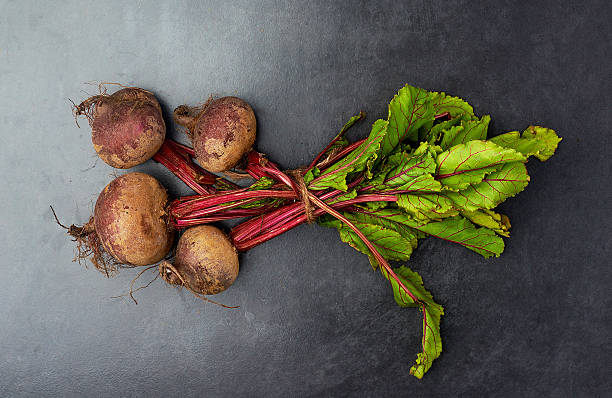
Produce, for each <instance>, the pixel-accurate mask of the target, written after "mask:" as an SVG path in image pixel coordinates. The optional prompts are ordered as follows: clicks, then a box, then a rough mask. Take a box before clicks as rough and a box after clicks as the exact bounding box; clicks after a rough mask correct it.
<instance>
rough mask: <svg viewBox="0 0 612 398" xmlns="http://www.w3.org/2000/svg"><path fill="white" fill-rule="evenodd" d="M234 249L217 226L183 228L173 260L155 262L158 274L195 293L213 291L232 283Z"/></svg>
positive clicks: (235, 254)
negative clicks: (157, 264) (158, 264)
mask: <svg viewBox="0 0 612 398" xmlns="http://www.w3.org/2000/svg"><path fill="white" fill-rule="evenodd" d="M238 268H239V266H238V252H237V251H236V249H235V248H234V246H233V245H232V243H231V241H230V240H229V238H228V237H227V235H225V234H224V233H223V232H222V231H221V230H219V229H218V228H216V227H213V226H212V225H199V226H196V227H192V228H189V229H187V230H186V231H185V232H184V233H183V235H182V236H181V237H180V239H179V241H178V244H177V247H176V254H175V257H174V264H171V263H169V262H167V261H164V262H162V263H161V264H160V266H159V272H160V274H161V276H162V278H163V279H164V280H165V281H166V282H168V283H170V284H173V285H181V286H184V287H186V288H188V289H189V290H191V291H192V292H194V293H196V294H203V295H208V294H216V293H220V292H222V291H224V290H225V289H227V288H228V287H230V286H231V285H232V283H234V281H235V280H236V277H237V276H238Z"/></svg>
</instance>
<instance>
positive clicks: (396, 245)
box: [319, 212, 417, 268]
mask: <svg viewBox="0 0 612 398" xmlns="http://www.w3.org/2000/svg"><path fill="white" fill-rule="evenodd" d="M343 215H344V216H345V217H346V218H347V219H348V220H349V221H351V222H352V223H353V224H355V226H356V227H357V228H359V230H360V231H361V232H362V233H363V234H364V235H365V236H366V238H367V239H368V240H369V241H370V242H371V243H372V244H373V245H374V247H375V248H376V250H378V252H379V253H380V254H382V256H383V257H384V258H385V259H387V260H408V259H409V258H410V255H411V254H412V250H413V249H414V248H416V245H417V237H416V234H415V233H414V232H412V231H411V230H410V229H409V228H406V227H405V226H402V225H400V224H398V223H396V222H395V221H392V220H386V219H384V218H380V217H371V216H369V215H368V214H362V213H348V212H347V213H344V214H343ZM319 223H320V224H321V225H323V226H326V227H334V228H336V229H338V232H339V233H340V239H342V241H343V242H345V243H348V244H349V245H350V246H351V247H353V248H354V249H356V250H358V251H360V252H361V253H364V254H366V255H367V256H368V257H369V258H370V263H371V264H372V266H373V267H374V268H376V267H377V266H378V264H377V262H376V260H375V259H374V258H373V257H372V253H371V252H370V250H369V249H368V248H367V246H366V245H365V244H364V243H363V241H362V240H361V239H360V238H359V237H358V236H357V234H356V233H355V232H354V231H353V230H352V229H351V228H349V227H348V226H347V225H346V224H344V223H343V222H341V221H338V220H336V219H328V218H323V219H322V220H321V221H320V222H319Z"/></svg>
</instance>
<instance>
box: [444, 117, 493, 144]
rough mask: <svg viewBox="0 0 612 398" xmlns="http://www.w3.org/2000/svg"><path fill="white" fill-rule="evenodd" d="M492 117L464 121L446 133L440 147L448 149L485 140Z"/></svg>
mask: <svg viewBox="0 0 612 398" xmlns="http://www.w3.org/2000/svg"><path fill="white" fill-rule="evenodd" d="M490 121H491V117H490V116H489V115H484V116H483V117H482V118H481V119H475V120H462V121H461V124H460V125H459V126H455V127H452V128H450V129H449V130H447V131H444V133H443V136H442V141H441V142H440V146H441V147H442V148H443V149H448V148H450V147H452V146H455V145H459V144H465V143H466V142H468V141H474V140H485V139H486V138H487V129H488V128H489V122H490Z"/></svg>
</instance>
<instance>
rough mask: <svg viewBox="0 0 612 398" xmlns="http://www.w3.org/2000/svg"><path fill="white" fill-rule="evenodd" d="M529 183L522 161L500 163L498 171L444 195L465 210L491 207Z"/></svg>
mask: <svg viewBox="0 0 612 398" xmlns="http://www.w3.org/2000/svg"><path fill="white" fill-rule="evenodd" d="M528 183H529V175H527V169H526V168H525V165H524V164H523V163H522V162H512V163H506V164H504V165H502V168H501V169H500V170H498V171H494V172H492V173H491V174H489V175H487V176H486V177H485V178H484V179H483V180H482V181H480V182H479V183H477V184H471V185H469V186H468V187H467V188H465V189H462V190H461V191H459V192H447V193H446V195H447V196H448V197H449V198H450V199H451V200H452V201H453V202H455V204H456V205H457V206H458V207H460V208H462V209H464V210H466V211H473V210H478V209H492V208H494V207H495V206H497V205H498V204H500V203H502V202H503V201H504V200H506V199H507V198H509V197H511V196H514V195H516V194H517V193H519V192H521V191H522V190H523V189H525V187H526V186H527V184H528Z"/></svg>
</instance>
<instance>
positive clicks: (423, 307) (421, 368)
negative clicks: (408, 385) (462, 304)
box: [380, 266, 444, 379]
mask: <svg viewBox="0 0 612 398" xmlns="http://www.w3.org/2000/svg"><path fill="white" fill-rule="evenodd" d="M380 272H381V274H382V275H383V276H384V277H385V278H386V279H387V280H388V281H389V283H390V284H391V288H392V289H393V296H394V297H395V301H396V302H397V304H398V305H400V306H401V307H417V308H419V310H420V311H421V312H422V314H423V327H422V330H423V337H422V340H421V352H420V353H419V354H417V359H416V363H415V364H414V365H413V366H412V367H411V368H410V374H411V375H413V376H415V377H417V378H419V379H421V378H422V377H423V375H424V374H425V373H426V372H427V371H428V370H429V368H431V365H432V363H433V361H434V360H435V359H436V358H438V357H439V356H440V354H441V353H442V337H441V336H440V317H441V316H442V315H444V308H443V307H442V306H441V305H440V304H438V303H436V302H435V301H434V300H433V297H432V295H431V293H430V292H428V291H427V290H426V289H425V288H424V287H423V280H422V279H421V276H420V275H419V274H417V273H416V272H414V271H412V270H411V269H410V268H408V267H405V266H402V267H399V268H395V269H394V270H393V272H394V273H395V277H393V276H392V275H391V274H390V273H389V271H388V270H386V269H385V268H383V267H380ZM400 284H401V285H403V286H401V285H400ZM408 292H409V293H410V294H409V293H408Z"/></svg>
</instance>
